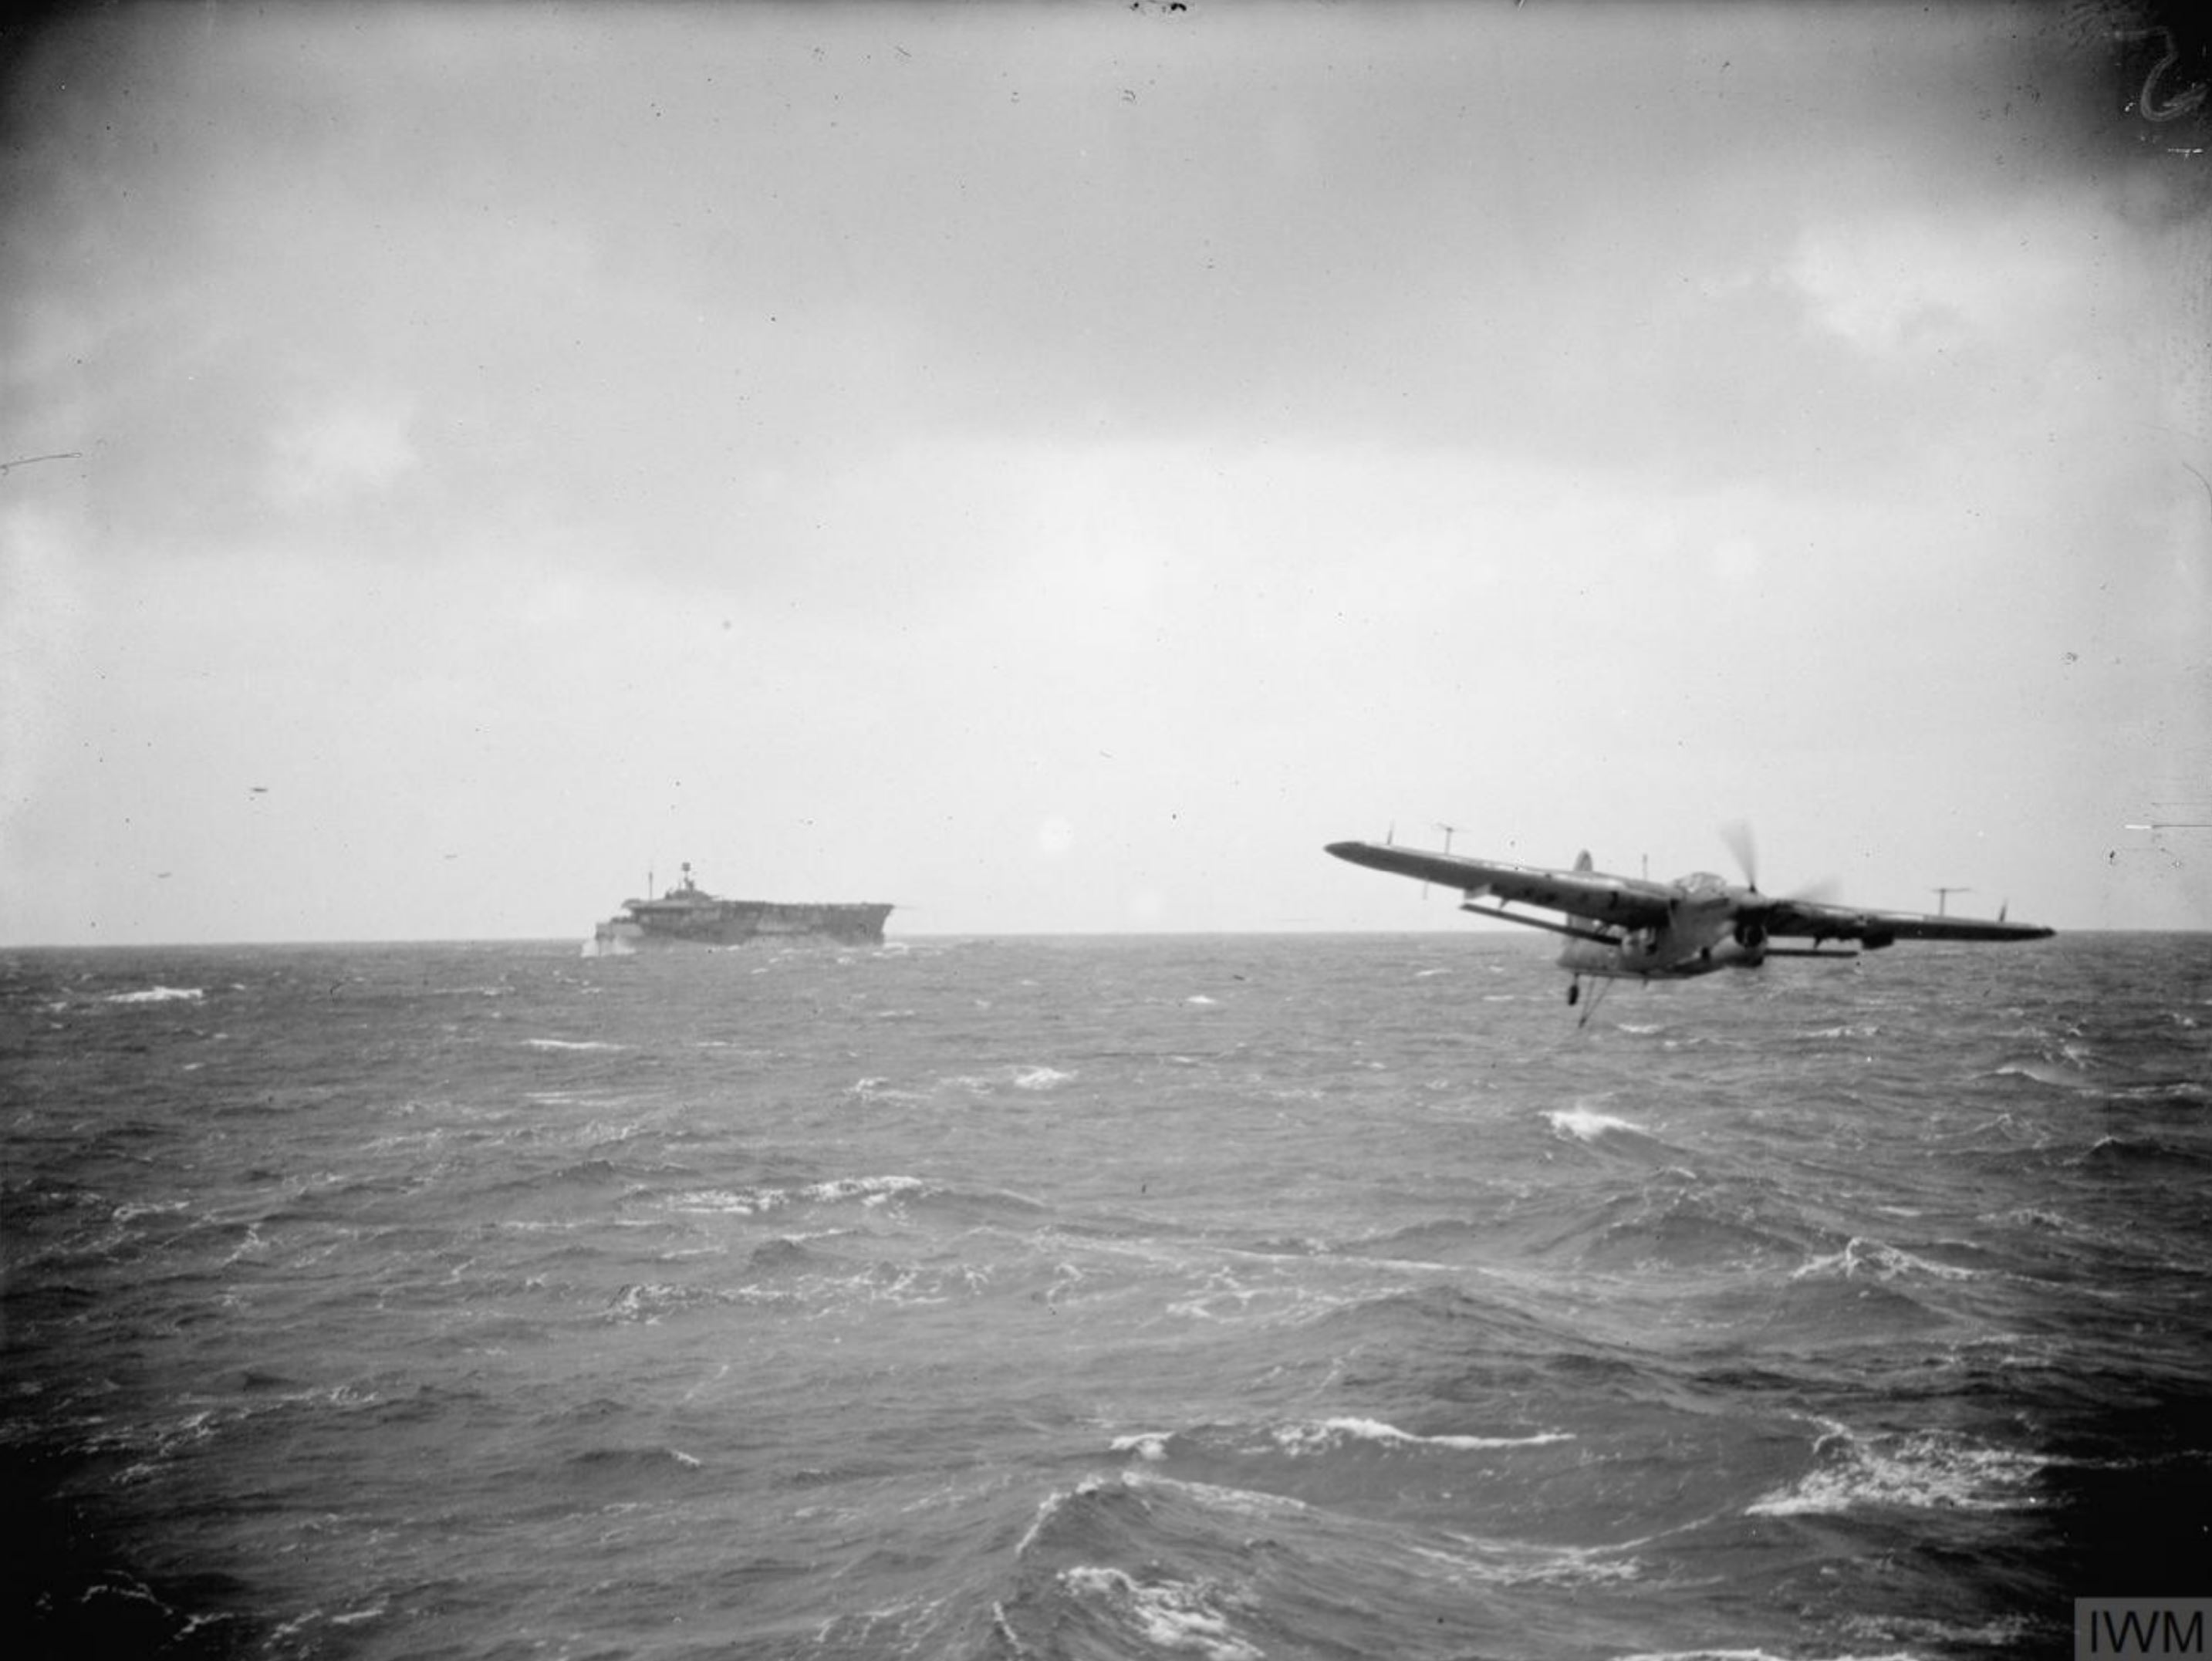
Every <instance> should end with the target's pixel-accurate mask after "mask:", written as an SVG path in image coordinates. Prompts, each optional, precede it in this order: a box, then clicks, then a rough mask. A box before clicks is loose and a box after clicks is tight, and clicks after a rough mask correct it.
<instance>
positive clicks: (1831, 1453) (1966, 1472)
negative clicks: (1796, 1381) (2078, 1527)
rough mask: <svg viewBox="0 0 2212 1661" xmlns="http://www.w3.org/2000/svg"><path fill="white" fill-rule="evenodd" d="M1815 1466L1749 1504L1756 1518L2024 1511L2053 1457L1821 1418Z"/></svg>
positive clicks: (1934, 1433) (1941, 1434) (1945, 1434)
mask: <svg viewBox="0 0 2212 1661" xmlns="http://www.w3.org/2000/svg"><path fill="white" fill-rule="evenodd" d="M1823 1423H1824V1425H1825V1429H1824V1431H1823V1433H1822V1434H1821V1435H1820V1438H1819V1439H1818V1440H1816V1441H1815V1442H1814V1445H1813V1457H1814V1465H1813V1469H1810V1470H1808V1472H1806V1473H1805V1475H1803V1476H1802V1477H1800V1478H1798V1480H1797V1481H1796V1482H1793V1483H1791V1484H1790V1485H1789V1486H1788V1487H1786V1488H1777V1489H1776V1490H1775V1491H1774V1492H1772V1493H1771V1494H1765V1495H1764V1496H1762V1497H1761V1498H1759V1499H1758V1500H1753V1501H1752V1503H1751V1504H1750V1505H1748V1506H1745V1507H1744V1512H1745V1514H1746V1515H1747V1516H1751V1517H1803V1516H1833V1515H1836V1514H1838V1513H1840V1512H1847V1511H1853V1510H1857V1509H1860V1508H1862V1507H1866V1506H1886V1507H1902V1508H1906V1509H1911V1510H1917V1511H1991V1512H1993V1511H2022V1510H2027V1509H2029V1508H2031V1507H2033V1506H2035V1505H2037V1504H2038V1503H2039V1497H2038V1495H2037V1494H2035V1493H2034V1491H2033V1486H2034V1483H2035V1480H2036V1478H2037V1477H2038V1476H2039V1475H2040V1474H2041V1473H2042V1472H2043V1471H2044V1470H2045V1469H2047V1468H2048V1466H2049V1464H2050V1461H2049V1460H2048V1459H2045V1458H2044V1457H2040V1456H2039V1455H2036V1454H2031V1453H2022V1452H2020V1451H2015V1450H2014V1449H2010V1448H2000V1447H1994V1446H1991V1445H1990V1444H1988V1443H1986V1442H1981V1441H1977V1440H1976V1439H1973V1438H1972V1437H1969V1436H1966V1435H1963V1434H1960V1433H1956V1432H1951V1431H1940V1430H1929V1431H1913V1432H1909V1433H1901V1434H1887V1433H1885V1434H1875V1435H1865V1436H1862V1435H1860V1434H1858V1433H1856V1432H1854V1431H1852V1430H1850V1429H1849V1428H1848V1427H1845V1426H1843V1425H1840V1424H1836V1423H1834V1422H1833V1421H1823Z"/></svg>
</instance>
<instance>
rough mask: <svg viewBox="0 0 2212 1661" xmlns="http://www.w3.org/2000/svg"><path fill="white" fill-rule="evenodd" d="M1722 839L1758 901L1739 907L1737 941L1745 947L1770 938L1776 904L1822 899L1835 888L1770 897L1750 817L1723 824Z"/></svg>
mask: <svg viewBox="0 0 2212 1661" xmlns="http://www.w3.org/2000/svg"><path fill="white" fill-rule="evenodd" d="M1721 840H1722V841H1723V842H1724V843H1727V844H1728V846H1729V853H1731V854H1733V855H1735V862H1736V865H1737V867H1739V868H1740V869H1741V871H1742V872H1743V885H1744V887H1745V888H1746V889H1747V891H1749V892H1750V894H1751V896H1752V897H1753V901H1754V902H1755V904H1747V905H1741V906H1739V907H1737V909H1736V919H1735V942H1736V944H1737V945H1738V946H1747V947H1748V946H1762V945H1764V944H1765V940H1766V916H1767V913H1768V912H1769V911H1770V910H1771V909H1772V908H1773V907H1775V906H1778V905H1787V904H1790V902H1791V901H1793V900H1806V901H1812V902H1818V901H1820V900H1821V899H1823V898H1825V897H1826V896H1827V895H1828V894H1829V893H1830V892H1832V891H1833V889H1834V887H1835V885H1834V884H1833V883H1832V882H1816V883H1811V884H1808V885H1806V886H1805V887H1802V888H1799V889H1796V890H1795V891H1792V892H1790V893H1789V894H1787V895H1784V896H1783V897H1780V898H1778V899H1775V898H1769V897H1767V896H1766V895H1765V894H1763V893H1761V892H1759V846H1758V844H1757V843H1755V842H1754V841H1753V839H1752V834H1751V824H1750V821H1748V820H1747V819H1730V820H1729V822H1728V823H1727V824H1723V826H1721Z"/></svg>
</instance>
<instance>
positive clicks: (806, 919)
mask: <svg viewBox="0 0 2212 1661" xmlns="http://www.w3.org/2000/svg"><path fill="white" fill-rule="evenodd" d="M647 891H648V894H649V893H650V888H649V886H648V890H647ZM890 914H891V908H890V906H888V905H877V904H859V905H851V904H846V905H807V904H786V903H783V902H781V901H777V900H726V899H723V898H721V897H719V896H717V895H714V894H709V893H708V892H707V891H705V890H704V889H702V888H701V887H700V886H699V885H697V884H696V883H695V882H693V881H692V880H691V865H690V861H688V860H687V861H684V873H683V879H682V880H681V881H679V882H678V884H677V885H676V886H674V887H673V888H671V889H670V890H669V891H667V892H666V893H665V894H663V895H661V896H660V897H659V898H658V899H654V898H650V897H648V898H646V899H641V900H624V901H623V915H622V916H619V917H610V918H608V919H607V920H606V921H605V922H603V923H601V924H599V927H598V928H596V929H594V930H593V931H592V939H591V940H590V941H589V942H588V943H587V944H586V946H585V947H584V953H585V955H586V957H602V958H605V957H621V956H623V955H625V954H627V953H629V952H651V951H656V950H659V949H660V948H662V947H665V946H744V945H747V944H749V943H750V942H751V941H754V940H771V941H781V942H786V943H788V944H793V945H798V944H803V943H805V942H808V941H821V942H824V943H828V944H832V945H836V946H881V945H882V944H883V943H884V919H885V918H886V917H888V916H890Z"/></svg>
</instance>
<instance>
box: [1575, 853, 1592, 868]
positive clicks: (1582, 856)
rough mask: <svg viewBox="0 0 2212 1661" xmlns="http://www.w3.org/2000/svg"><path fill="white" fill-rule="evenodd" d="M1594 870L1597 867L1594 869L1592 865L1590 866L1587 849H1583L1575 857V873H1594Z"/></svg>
mask: <svg viewBox="0 0 2212 1661" xmlns="http://www.w3.org/2000/svg"><path fill="white" fill-rule="evenodd" d="M1596 868H1597V867H1595V866H1594V865H1592V864H1591V863H1590V856H1589V849H1587V848H1585V849H1583V851H1582V852H1581V853H1579V854H1577V855H1575V869H1576V870H1577V871H1595V869H1596Z"/></svg>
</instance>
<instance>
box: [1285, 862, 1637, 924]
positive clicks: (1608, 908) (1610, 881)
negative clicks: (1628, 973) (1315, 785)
mask: <svg viewBox="0 0 2212 1661" xmlns="http://www.w3.org/2000/svg"><path fill="white" fill-rule="evenodd" d="M1327 851H1328V852H1329V853H1331V854H1334V855H1336V857H1337V858H1339V859H1340V860H1349V861H1351V862H1352V864H1354V865H1364V866H1365V867H1368V869H1370V871H1389V872H1394V873H1396V874H1397V875H1399V876H1401V877H1418V878H1419V879H1421V880H1422V881H1423V882H1432V883H1435V884H1436V885H1437V886H1439V887H1442V888H1456V889H1459V890H1461V891H1463V892H1465V893H1467V894H1469V895H1486V896H1488V897H1492V898H1493V899H1498V900H1517V901H1519V902H1520V903H1521V904H1523V905H1536V906H1541V907H1543V908H1544V909H1545V910H1547V911H1564V912H1565V913H1566V914H1567V915H1568V916H1575V917H1583V918H1587V919H1588V920H1589V921H1590V922H1597V923H1606V924H1611V925H1613V926H1616V927H1618V928H1657V927H1659V926H1660V925H1661V924H1662V923H1664V922H1666V921H1667V919H1668V916H1669V915H1670V912H1671V910H1672V905H1673V902H1674V899H1675V897H1676V895H1675V891H1674V889H1673V888H1672V887H1671V886H1669V885H1668V884H1665V883H1658V882H1645V881H1642V880H1639V879H1636V878H1633V877H1615V876H1609V875H1607V873H1604V872H1602V871H1553V870H1548V869H1547V868H1545V867H1542V866H1535V865H1504V864H1500V863H1498V861H1494V860H1471V859H1468V858H1467V857H1466V856H1465V855H1460V854H1432V853H1429V852H1426V851H1425V850H1423V849H1418V848H1397V847H1393V846H1390V845H1389V844H1385V843H1371V842H1333V843H1329V844H1328V850H1327Z"/></svg>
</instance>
